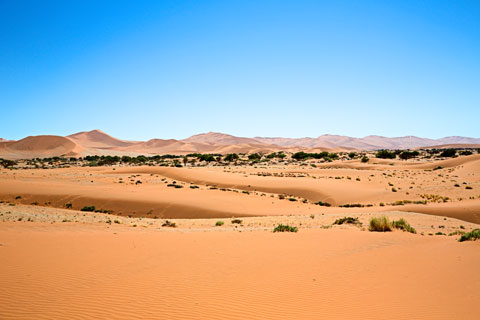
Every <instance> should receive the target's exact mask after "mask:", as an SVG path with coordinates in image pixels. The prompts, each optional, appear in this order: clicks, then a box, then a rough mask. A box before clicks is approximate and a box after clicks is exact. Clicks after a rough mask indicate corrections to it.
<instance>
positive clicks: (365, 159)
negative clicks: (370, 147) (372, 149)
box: [362, 156, 370, 163]
mask: <svg viewBox="0 0 480 320" xmlns="http://www.w3.org/2000/svg"><path fill="white" fill-rule="evenodd" d="M369 160H370V159H369V158H368V157H367V156H363V157H362V163H367V162H368V161H369Z"/></svg>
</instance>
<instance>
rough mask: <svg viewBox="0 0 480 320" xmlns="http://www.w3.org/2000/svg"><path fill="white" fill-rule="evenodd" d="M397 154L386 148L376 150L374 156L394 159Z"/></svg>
mask: <svg viewBox="0 0 480 320" xmlns="http://www.w3.org/2000/svg"><path fill="white" fill-rule="evenodd" d="M396 156H397V155H396V154H395V153H394V152H390V151H388V150H380V151H378V152H377V154H376V155H375V157H377V158H380V159H395V157H396Z"/></svg>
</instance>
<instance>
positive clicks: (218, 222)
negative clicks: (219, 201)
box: [215, 220, 224, 227]
mask: <svg viewBox="0 0 480 320" xmlns="http://www.w3.org/2000/svg"><path fill="white" fill-rule="evenodd" d="M223 224H224V222H223V221H221V220H219V221H217V222H216V223H215V225H216V226H217V227H221V226H223Z"/></svg>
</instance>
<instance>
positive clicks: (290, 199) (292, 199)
mask: <svg viewBox="0 0 480 320" xmlns="http://www.w3.org/2000/svg"><path fill="white" fill-rule="evenodd" d="M288 200H289V201H297V199H295V198H288Z"/></svg>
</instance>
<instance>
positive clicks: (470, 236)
mask: <svg viewBox="0 0 480 320" xmlns="http://www.w3.org/2000/svg"><path fill="white" fill-rule="evenodd" d="M477 239H480V229H474V230H472V231H470V232H466V233H465V234H464V235H462V236H461V237H460V239H458V241H460V242H463V241H475V240H477Z"/></svg>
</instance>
